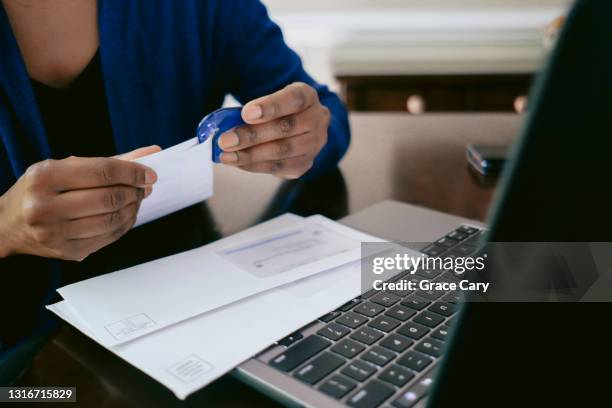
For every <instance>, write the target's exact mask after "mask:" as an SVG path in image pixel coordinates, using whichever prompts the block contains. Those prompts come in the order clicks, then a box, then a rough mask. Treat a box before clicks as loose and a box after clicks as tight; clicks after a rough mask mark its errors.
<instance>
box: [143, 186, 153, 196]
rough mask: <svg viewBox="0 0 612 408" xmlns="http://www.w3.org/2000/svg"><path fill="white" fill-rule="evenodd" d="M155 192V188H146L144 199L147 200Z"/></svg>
mask: <svg viewBox="0 0 612 408" xmlns="http://www.w3.org/2000/svg"><path fill="white" fill-rule="evenodd" d="M152 192H153V187H145V189H144V198H147V197H148V196H150V195H151V193H152Z"/></svg>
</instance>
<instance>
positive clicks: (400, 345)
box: [332, 333, 414, 353]
mask: <svg viewBox="0 0 612 408" xmlns="http://www.w3.org/2000/svg"><path fill="white" fill-rule="evenodd" d="M412 343H414V342H413V341H412V340H410V339H409V338H408V337H405V336H400V335H399V334H395V333H392V334H390V335H388V336H387V337H385V338H384V340H383V341H381V342H380V345H381V346H383V347H386V348H388V349H389V350H393V351H397V352H398V353H401V352H402V351H404V350H406V349H407V348H408V347H410V345H412ZM332 350H333V349H332Z"/></svg>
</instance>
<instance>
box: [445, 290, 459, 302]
mask: <svg viewBox="0 0 612 408" xmlns="http://www.w3.org/2000/svg"><path fill="white" fill-rule="evenodd" d="M441 300H443V301H444V302H447V303H454V304H459V303H461V302H463V295H462V294H461V292H457V291H452V292H450V293H448V294H446V295H444V296H443V297H442V299H441Z"/></svg>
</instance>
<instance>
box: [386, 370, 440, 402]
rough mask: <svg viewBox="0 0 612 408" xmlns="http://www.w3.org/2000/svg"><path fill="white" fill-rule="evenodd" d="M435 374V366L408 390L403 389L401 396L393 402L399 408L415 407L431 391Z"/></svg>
mask: <svg viewBox="0 0 612 408" xmlns="http://www.w3.org/2000/svg"><path fill="white" fill-rule="evenodd" d="M434 375H435V368H433V369H431V370H429V372H428V373H427V374H425V375H424V376H423V377H421V378H420V379H419V381H417V382H416V383H414V384H413V385H412V386H410V387H409V388H408V389H407V390H405V391H402V393H401V394H400V396H399V397H398V398H397V399H396V400H394V401H393V402H392V404H393V406H395V407H397V408H411V407H414V406H415V404H416V403H417V402H419V401H420V400H421V399H423V397H424V396H425V395H427V394H428V393H429V391H430V388H431V385H432V384H433V379H434Z"/></svg>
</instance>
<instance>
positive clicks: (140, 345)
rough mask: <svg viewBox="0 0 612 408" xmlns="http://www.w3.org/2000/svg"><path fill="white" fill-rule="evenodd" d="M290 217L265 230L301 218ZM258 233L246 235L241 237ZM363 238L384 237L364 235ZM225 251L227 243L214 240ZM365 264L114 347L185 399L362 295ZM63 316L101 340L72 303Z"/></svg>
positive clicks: (59, 310) (61, 309)
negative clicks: (360, 293) (361, 277)
mask: <svg viewBox="0 0 612 408" xmlns="http://www.w3.org/2000/svg"><path fill="white" fill-rule="evenodd" d="M294 217H295V216H292V217H289V216H284V217H282V218H278V219H275V220H272V221H269V222H268V223H266V224H262V227H263V228H268V229H269V228H271V227H277V226H278V225H280V224H284V225H286V224H288V223H294V222H295V218H294ZM251 232H252V231H246V232H245V233H241V234H242V235H241V237H244V236H247V235H249V234H250V235H251V237H252V234H251ZM359 235H360V237H359V239H360V240H361V241H364V242H365V241H367V242H376V241H380V240H379V239H377V238H375V237H371V236H369V235H366V234H359ZM211 246H212V247H213V249H215V250H217V249H221V248H222V247H223V245H222V242H217V243H214V244H211ZM360 269H361V268H360V262H359V261H357V262H352V263H350V264H347V265H344V266H342V267H339V268H336V269H333V270H330V271H327V272H325V273H321V274H317V275H314V276H311V277H309V278H306V279H303V280H300V281H297V282H294V283H291V284H288V285H285V286H282V287H277V288H275V289H272V290H269V291H266V292H263V293H260V294H258V295H255V296H252V297H250V298H248V299H244V300H241V301H239V302H235V303H232V304H230V305H227V306H224V307H222V308H219V309H216V310H214V311H211V312H208V313H205V314H202V315H199V316H197V317H194V318H192V319H188V320H185V321H183V322H181V323H178V324H176V325H173V326H170V327H167V328H165V329H163V330H159V331H156V332H154V333H151V334H149V335H147V336H144V337H141V338H139V339H136V340H134V341H131V342H128V343H125V344H121V345H117V346H114V347H110V348H109V350H111V351H112V352H113V353H115V354H117V355H118V356H120V357H121V358H123V359H124V360H126V361H127V362H129V363H130V364H132V365H133V366H135V367H137V368H139V369H140V370H142V371H143V372H145V373H146V374H148V375H149V376H151V377H152V378H154V379H156V380H157V381H159V382H160V383H161V384H163V385H164V386H166V387H168V388H169V389H170V390H172V392H174V394H175V395H176V396H177V397H178V398H180V399H185V398H186V397H187V396H188V395H189V394H191V393H193V392H195V391H197V390H199V389H200V388H202V387H204V386H206V385H207V384H209V383H210V382H212V381H213V380H215V379H216V378H218V377H220V376H221V375H223V374H225V373H227V372H228V371H230V370H231V369H233V368H234V367H236V366H238V365H239V364H240V363H242V362H243V361H245V360H247V359H249V358H250V357H252V356H254V355H256V354H257V353H259V352H261V351H263V350H264V349H266V348H267V347H269V346H270V345H271V344H273V343H274V342H275V341H277V340H279V339H281V338H283V337H285V336H287V335H288V334H290V333H292V332H294V331H295V330H298V329H299V328H301V327H302V326H304V325H305V324H308V323H310V322H311V321H313V320H315V319H317V318H318V317H319V316H322V315H323V314H325V313H328V312H329V311H330V310H333V309H335V308H336V307H338V306H340V305H341V304H343V303H345V302H347V301H348V300H350V299H352V298H354V297H355V296H357V295H359V292H360V284H361V279H360ZM49 309H50V310H52V311H53V312H55V313H56V314H57V315H58V316H60V317H61V318H63V319H64V320H66V321H68V322H69V323H71V324H72V325H74V326H75V327H76V328H77V329H79V330H81V331H82V332H83V333H85V334H86V335H88V336H90V337H92V338H93V339H94V340H97V339H96V337H95V336H94V335H93V334H92V332H91V330H90V328H89V327H87V324H86V323H84V322H83V321H82V319H81V318H80V316H79V315H78V313H76V312H75V310H74V309H73V308H72V307H70V305H68V304H67V303H66V302H60V303H57V304H55V305H52V306H49Z"/></svg>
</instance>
